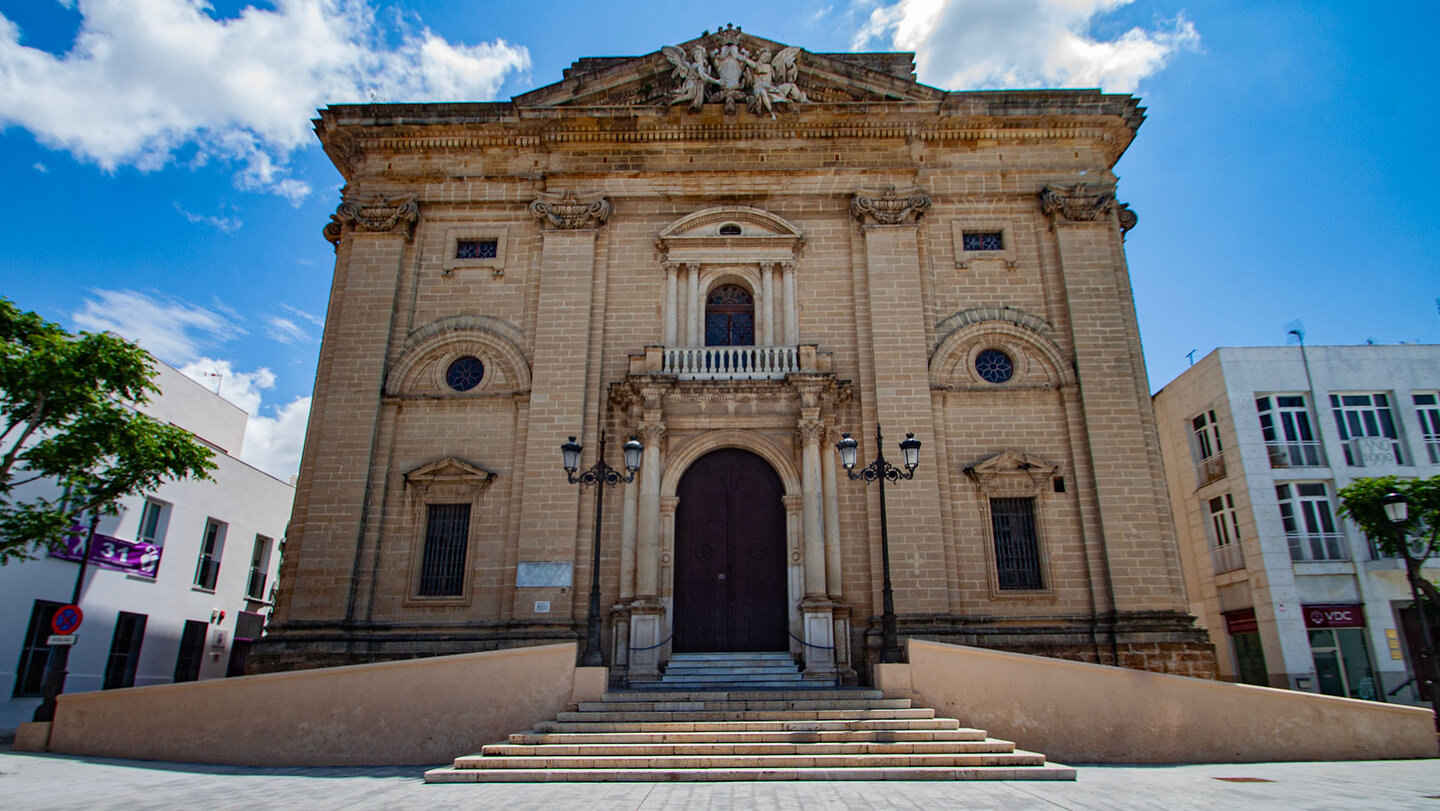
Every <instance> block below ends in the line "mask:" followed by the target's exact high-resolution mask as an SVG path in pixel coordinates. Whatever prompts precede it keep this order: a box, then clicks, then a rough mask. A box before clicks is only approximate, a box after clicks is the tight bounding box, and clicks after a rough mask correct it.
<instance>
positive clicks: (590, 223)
mask: <svg viewBox="0 0 1440 811" xmlns="http://www.w3.org/2000/svg"><path fill="white" fill-rule="evenodd" d="M610 211H611V208H610V201H609V200H606V199H605V198H604V197H594V198H588V199H585V200H581V199H580V197H579V195H577V194H575V193H574V192H570V193H553V194H552V193H550V192H540V194H539V195H538V196H537V197H536V198H535V202H533V203H531V204H530V216H532V217H534V218H535V219H537V220H540V221H541V222H542V223H549V224H550V227H551V228H555V229H559V230H563V231H574V230H578V229H581V228H595V227H599V226H601V225H604V224H605V221H606V220H608V219H610Z"/></svg>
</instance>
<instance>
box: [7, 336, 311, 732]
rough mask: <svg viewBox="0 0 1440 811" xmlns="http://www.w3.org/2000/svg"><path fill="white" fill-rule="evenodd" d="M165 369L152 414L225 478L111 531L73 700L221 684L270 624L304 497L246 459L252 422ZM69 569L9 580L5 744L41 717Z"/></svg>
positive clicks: (102, 534)
mask: <svg viewBox="0 0 1440 811" xmlns="http://www.w3.org/2000/svg"><path fill="white" fill-rule="evenodd" d="M156 367H157V368H158V370H159V374H158V377H157V378H156V381H157V383H159V385H160V387H161V393H160V394H159V395H156V396H154V397H153V399H152V402H151V403H149V404H147V405H146V406H145V407H144V409H143V410H144V411H145V412H146V413H148V414H150V415H151V416H154V417H156V418H157V419H162V420H165V421H167V422H171V423H174V424H176V425H179V426H180V427H182V428H185V429H186V430H189V431H191V432H193V433H194V434H195V435H196V436H197V437H199V438H200V439H202V440H203V441H205V442H206V443H207V444H209V445H211V446H212V448H213V449H214V450H215V456H214V460H215V463H216V464H217V465H218V467H217V469H216V470H215V471H214V472H213V473H212V475H213V477H214V481H208V482H199V481H193V480H186V481H181V482H168V483H166V484H163V485H161V486H160V487H159V488H158V489H157V490H155V491H154V492H151V493H144V494H141V495H137V496H132V497H130V498H127V499H125V500H124V501H123V502H122V504H121V510H120V514H119V515H115V516H104V517H102V518H101V520H100V523H99V526H98V528H97V533H96V539H95V545H94V549H93V551H92V555H91V565H90V566H89V568H88V570H87V572H86V576H85V583H84V588H83V590H82V593H81V598H80V607H81V610H82V611H83V612H84V621H83V624H82V625H81V627H80V630H79V632H78V634H77V637H78V639H77V641H76V644H75V647H74V649H73V650H72V651H71V654H70V661H69V667H68V670H69V677H68V678H67V680H66V683H65V692H67V693H76V692H83V691H87V690H98V689H104V688H110V687H127V686H140V685H146V684H160V683H165V682H170V681H187V680H194V679H197V678H200V679H208V678H218V677H223V676H225V675H227V673H231V672H233V671H234V670H235V669H236V668H238V667H239V666H241V665H243V662H244V658H245V655H246V652H247V651H248V648H249V642H248V641H247V640H248V639H252V638H254V637H258V636H259V631H260V629H261V628H262V627H263V623H264V618H265V616H266V615H267V614H268V613H269V610H270V604H271V595H272V593H273V590H274V586H275V579H276V575H277V573H278V570H279V564H280V550H279V548H278V547H279V544H280V543H281V542H282V540H283V538H284V536H285V528H286V524H287V522H288V521H289V519H290V505H291V501H292V500H293V497H294V487H293V486H292V485H290V484H289V483H287V482H283V481H280V480H278V479H276V478H274V477H273V476H270V475H269V474H266V473H263V472H261V471H260V470H257V469H255V468H253V467H251V466H249V465H247V464H246V463H244V462H242V461H240V459H239V458H238V455H239V453H240V448H241V443H242V441H243V439H244V436H245V423H246V421H247V419H248V418H247V416H246V414H245V412H243V411H241V410H240V409H239V408H237V407H235V406H234V405H231V404H230V403H228V402H226V401H225V400H223V399H221V398H220V397H218V396H216V395H215V394H214V393H212V392H211V391H210V390H209V389H207V388H205V387H204V386H202V385H200V384H199V383H196V382H195V381H193V380H191V379H190V378H188V377H185V376H184V375H182V374H180V373H179V372H177V371H175V370H174V369H171V368H170V367H168V366H165V365H164V364H159V363H157V364H156ZM82 538H83V536H82ZM72 557H73V558H74V559H66V557H63V556H55V555H47V554H44V553H42V554H41V557H40V558H39V559H37V560H31V561H24V562H18V563H11V564H9V565H7V566H3V567H0V730H8V729H14V728H15V727H17V726H18V725H19V724H21V723H23V722H26V721H29V720H30V719H31V716H32V714H33V713H34V711H35V708H36V706H38V705H39V703H40V697H39V696H40V686H41V684H42V679H43V674H44V667H45V662H46V659H47V657H48V655H49V651H50V649H49V647H48V646H47V645H46V641H47V639H48V636H49V634H50V618H51V616H53V614H54V612H55V610H56V609H57V608H59V607H60V606H62V605H64V604H66V603H68V602H70V597H71V594H72V592H73V589H74V587H75V577H76V574H77V572H78V569H79V563H78V559H79V556H78V554H77V555H73V556H72ZM97 560H103V563H97ZM222 614H223V616H222Z"/></svg>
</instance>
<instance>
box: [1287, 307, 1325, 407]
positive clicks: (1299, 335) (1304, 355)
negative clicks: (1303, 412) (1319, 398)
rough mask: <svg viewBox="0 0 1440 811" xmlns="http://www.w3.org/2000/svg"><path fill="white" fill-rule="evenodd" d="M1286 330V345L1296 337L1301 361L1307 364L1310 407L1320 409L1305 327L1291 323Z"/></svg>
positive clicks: (1306, 377) (1297, 322)
mask: <svg viewBox="0 0 1440 811" xmlns="http://www.w3.org/2000/svg"><path fill="white" fill-rule="evenodd" d="M1285 329H1286V332H1285V343H1287V344H1288V343H1290V338H1291V336H1294V338H1295V340H1296V341H1297V342H1299V344H1300V360H1301V362H1303V363H1304V364H1305V386H1306V388H1308V389H1309V391H1310V407H1311V408H1315V409H1318V408H1319V407H1320V404H1319V403H1318V402H1316V399H1315V379H1314V378H1313V377H1311V376H1310V355H1309V353H1308V352H1306V351H1305V325H1304V324H1303V323H1301V322H1300V321H1291V322H1290V323H1288V324H1286V325H1285Z"/></svg>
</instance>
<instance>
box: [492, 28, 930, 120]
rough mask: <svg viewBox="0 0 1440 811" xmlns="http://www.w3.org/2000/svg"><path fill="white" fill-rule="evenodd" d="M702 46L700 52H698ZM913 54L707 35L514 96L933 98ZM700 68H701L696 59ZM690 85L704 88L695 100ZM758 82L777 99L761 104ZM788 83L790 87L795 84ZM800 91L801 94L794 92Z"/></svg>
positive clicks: (574, 101) (649, 101) (629, 101)
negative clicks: (822, 49) (816, 49)
mask: <svg viewBox="0 0 1440 811" xmlns="http://www.w3.org/2000/svg"><path fill="white" fill-rule="evenodd" d="M697 49H699V50H697ZM914 57H915V55H914V54H912V53H855V54H851V53H812V52H810V51H806V50H803V49H799V48H791V47H790V46H787V45H785V44H784V43H780V42H775V41H773V40H768V39H764V38H762V37H757V36H753V35H751V34H746V33H744V32H742V31H741V30H740V29H738V28H728V27H727V28H724V29H721V30H719V31H716V32H714V33H709V32H707V33H705V34H702V35H701V36H699V37H697V38H695V39H692V40H690V41H688V42H683V43H677V44H675V45H671V46H666V47H663V48H661V49H660V50H657V51H654V52H652V53H649V54H645V55H643V56H605V57H586V58H584V59H580V60H577V61H576V62H575V63H574V64H573V65H571V66H570V67H569V68H567V69H566V70H565V76H564V78H563V79H562V80H561V81H559V82H556V83H554V84H551V85H547V86H545V87H541V88H538V89H536V90H532V91H530V92H529V93H525V94H523V95H520V96H516V97H515V98H514V99H513V102H514V103H515V104H516V106H518V107H629V106H640V107H662V108H673V109H675V110H676V111H678V112H685V113H695V112H701V111H704V110H710V109H714V110H722V109H723V110H725V111H726V112H741V111H744V110H746V109H747V108H749V109H750V110H751V111H752V112H782V111H803V110H804V109H805V108H806V107H809V106H813V105H825V104H836V103H854V102H886V101H889V102H905V101H935V100H939V99H941V98H944V96H945V92H944V91H942V90H938V89H936V88H933V87H929V86H926V85H922V84H920V83H919V82H917V81H915V61H914ZM697 63H698V64H701V65H702V67H703V70H699V71H697V70H696V69H695V66H696V64H697ZM687 81H688V82H690V85H689V86H690V87H691V88H693V87H696V86H702V87H703V90H704V95H705V98H704V99H703V100H702V101H700V102H699V103H698V104H697V103H695V101H694V93H693V92H687V88H686V83H687ZM757 82H758V85H759V86H761V87H768V88H769V89H770V93H769V97H770V99H771V101H772V102H773V103H772V104H770V105H764V104H763V102H757V100H756V97H757ZM785 85H793V90H792V89H791V88H787V87H785ZM795 91H798V92H795Z"/></svg>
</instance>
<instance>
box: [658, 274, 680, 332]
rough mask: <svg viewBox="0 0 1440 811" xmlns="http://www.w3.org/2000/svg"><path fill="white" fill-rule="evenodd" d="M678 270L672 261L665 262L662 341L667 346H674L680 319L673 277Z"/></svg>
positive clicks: (678, 301)
mask: <svg viewBox="0 0 1440 811" xmlns="http://www.w3.org/2000/svg"><path fill="white" fill-rule="evenodd" d="M678 270H679V268H677V267H676V265H675V263H674V262H666V263H665V332H664V338H663V339H662V342H663V343H664V345H665V346H667V347H671V346H675V335H676V334H677V333H676V329H677V324H678V323H679V319H680V314H679V312H678V311H677V309H676V308H677V306H678V305H679V303H680V296H679V295H678V293H679V291H678V289H677V288H678V286H679V285H678V284H677V280H676V278H675V274H676V273H677V272H678Z"/></svg>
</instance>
